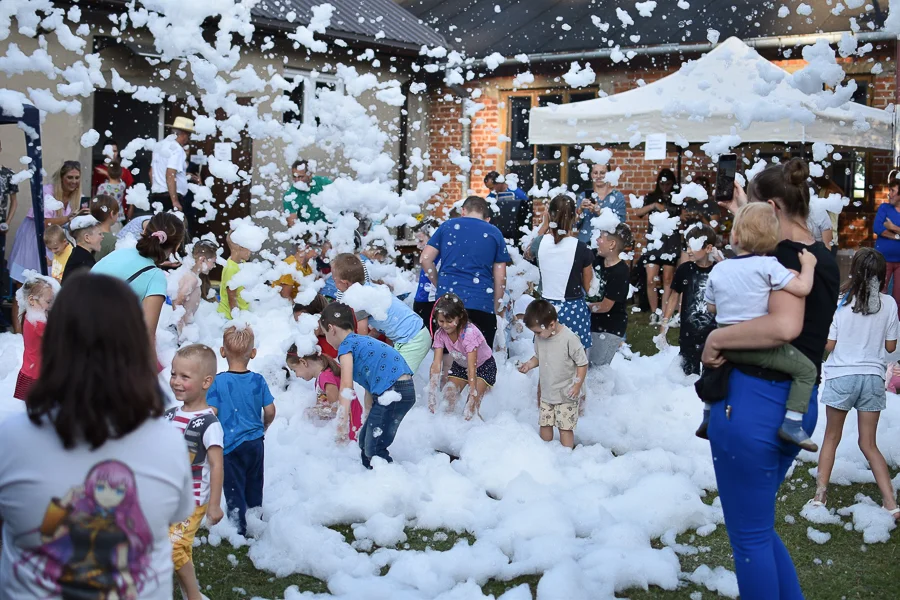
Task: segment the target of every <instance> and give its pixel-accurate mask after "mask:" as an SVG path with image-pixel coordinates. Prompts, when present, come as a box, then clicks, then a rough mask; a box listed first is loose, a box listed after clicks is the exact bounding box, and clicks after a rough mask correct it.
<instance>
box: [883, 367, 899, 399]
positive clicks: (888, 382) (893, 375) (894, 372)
mask: <svg viewBox="0 0 900 600" xmlns="http://www.w3.org/2000/svg"><path fill="white" fill-rule="evenodd" d="M884 382H885V383H884V387H885V388H886V389H887V391H889V392H890V393H892V394H897V393H900V392H898V391H897V390H900V365H898V364H897V363H895V362H891V363H889V364H888V366H887V370H886V371H885V377H884Z"/></svg>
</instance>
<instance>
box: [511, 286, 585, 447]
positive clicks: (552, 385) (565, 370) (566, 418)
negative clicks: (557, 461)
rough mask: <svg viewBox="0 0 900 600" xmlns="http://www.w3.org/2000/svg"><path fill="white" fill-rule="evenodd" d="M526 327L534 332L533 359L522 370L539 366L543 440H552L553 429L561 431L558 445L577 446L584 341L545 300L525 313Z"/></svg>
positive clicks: (533, 305)
mask: <svg viewBox="0 0 900 600" xmlns="http://www.w3.org/2000/svg"><path fill="white" fill-rule="evenodd" d="M525 326H526V327H528V329H530V330H531V331H532V332H533V333H534V356H533V357H531V360H529V361H528V362H526V363H525V364H523V365H522V366H521V367H519V372H520V373H527V372H528V371H530V370H531V369H533V368H535V367H537V366H540V382H539V383H538V392H537V398H538V410H539V411H540V416H539V417H538V425H539V426H540V428H541V439H542V440H544V441H545V442H551V441H553V428H554V427H556V428H558V429H559V442H560V443H561V444H562V445H563V446H565V447H566V448H574V447H575V426H576V425H577V424H578V404H579V402H580V401H581V399H582V397H583V396H584V394H583V392H582V386H583V385H584V378H585V377H587V370H588V358H587V353H586V352H585V351H584V346H583V345H582V344H581V340H580V339H579V338H578V336H577V335H575V334H574V333H573V332H572V330H571V329H569V328H568V327H566V326H565V325H563V324H561V323H560V322H559V319H558V317H557V315H556V309H555V308H554V307H553V305H552V304H550V303H549V302H547V301H546V300H535V301H534V302H532V303H531V304H529V305H528V308H527V309H526V311H525Z"/></svg>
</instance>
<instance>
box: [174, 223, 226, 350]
mask: <svg viewBox="0 0 900 600" xmlns="http://www.w3.org/2000/svg"><path fill="white" fill-rule="evenodd" d="M218 251H219V246H218V244H216V243H215V242H211V241H209V240H200V241H198V242H197V243H196V244H194V247H193V249H192V250H191V255H192V256H193V258H194V265H193V266H192V267H191V268H190V269H187V270H186V271H185V272H184V274H183V275H182V276H181V279H179V280H178V291H177V292H176V294H175V298H174V299H173V300H172V308H173V309H174V308H175V307H176V306H184V315H183V316H182V317H181V319H180V320H179V321H178V335H181V332H182V330H183V329H184V326H185V325H189V324H191V323H193V322H194V314H195V313H196V312H197V309H198V308H199V307H200V300H204V299H207V294H208V292H209V272H210V271H212V270H213V269H214V268H215V266H216V257H217V256H218Z"/></svg>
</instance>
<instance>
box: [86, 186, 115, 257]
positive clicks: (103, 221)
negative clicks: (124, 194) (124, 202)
mask: <svg viewBox="0 0 900 600" xmlns="http://www.w3.org/2000/svg"><path fill="white" fill-rule="evenodd" d="M91 216H92V217H94V218H95V219H97V222H99V223H100V235H101V236H102V238H101V240H100V249H99V250H97V251H96V252H94V260H95V261H99V260H100V259H101V258H103V257H104V256H106V255H107V254H109V253H111V252H112V251H113V250H115V249H116V241H117V238H116V236H115V235H114V234H113V233H112V226H113V225H115V224H116V223H118V222H119V203H118V202H117V201H116V199H115V198H113V197H112V196H108V195H106V194H103V195H100V196H97V197H95V198H94V199H93V200H91Z"/></svg>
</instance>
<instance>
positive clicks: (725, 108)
mask: <svg viewBox="0 0 900 600" xmlns="http://www.w3.org/2000/svg"><path fill="white" fill-rule="evenodd" d="M788 77H789V73H788V72H787V71H785V70H783V69H781V68H779V67H778V66H776V65H774V64H772V63H771V62H769V61H768V60H766V59H764V58H762V57H761V56H760V55H759V54H758V53H757V52H756V51H755V50H753V49H752V48H750V47H749V46H747V45H746V44H744V43H743V42H742V41H741V40H739V39H737V38H729V39H728V40H726V41H725V42H724V43H722V44H720V45H719V46H717V47H716V48H715V49H714V50H712V51H711V52H709V53H707V54H705V55H703V56H702V57H700V58H699V59H697V60H693V61H688V62H686V63H684V64H682V66H681V69H679V70H678V71H677V72H676V73H673V74H672V75H669V76H667V77H664V78H662V79H660V80H658V81H655V82H653V83H650V84H647V85H645V86H642V87H637V88H634V89H631V90H628V91H626V92H622V93H620V94H615V95H613V96H607V97H605V98H597V99H594V100H585V101H583V102H572V103H570V104H563V105H555V106H547V107H541V108H533V109H532V110H531V117H530V119H529V121H530V126H529V141H530V142H531V143H532V144H590V143H601V144H610V143H622V142H629V141H632V142H638V141H642V140H643V138H644V136H646V135H647V134H648V133H665V134H667V140H668V141H676V142H677V141H681V142H701V143H705V142H709V141H710V140H711V138H714V137H715V136H724V135H732V134H736V135H738V136H740V141H741V142H785V143H788V142H803V143H807V142H826V143H830V144H836V145H843V146H857V147H861V148H875V149H883V150H889V149H891V148H892V147H893V143H892V139H893V115H892V113H889V112H887V111H885V110H879V109H876V108H871V107H868V106H863V105H861V104H856V103H853V102H848V103H847V104H845V105H844V106H843V107H842V108H839V109H838V108H826V109H819V108H818V107H817V106H816V97H814V96H809V95H807V94H805V93H803V92H802V91H800V90H798V89H796V88H794V87H793V86H791V85H790V83H788ZM731 145H734V144H731Z"/></svg>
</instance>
